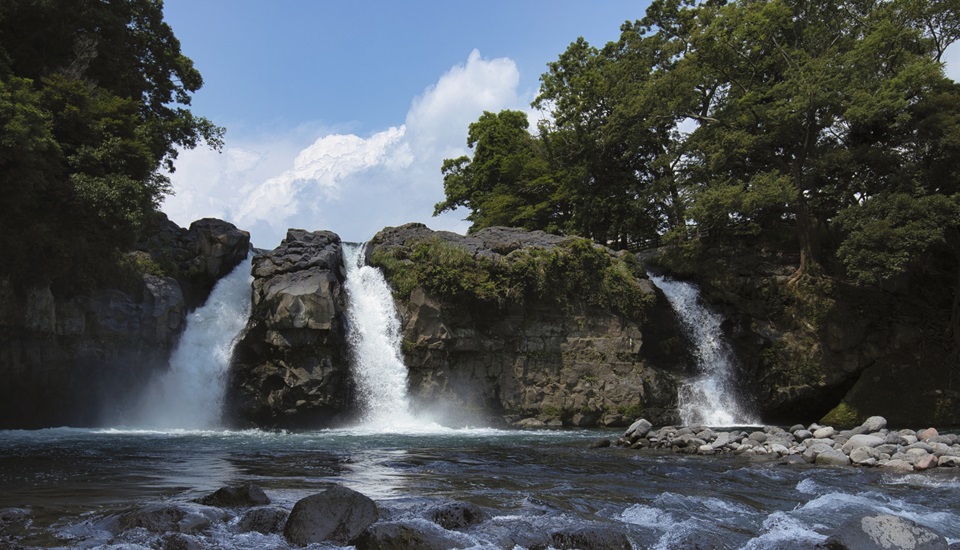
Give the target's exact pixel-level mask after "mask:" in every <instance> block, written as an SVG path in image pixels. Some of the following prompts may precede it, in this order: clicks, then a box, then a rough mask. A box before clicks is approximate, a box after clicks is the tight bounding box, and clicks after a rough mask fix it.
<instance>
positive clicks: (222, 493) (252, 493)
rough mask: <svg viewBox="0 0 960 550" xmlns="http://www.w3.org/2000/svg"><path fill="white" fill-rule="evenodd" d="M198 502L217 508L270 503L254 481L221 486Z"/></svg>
mask: <svg viewBox="0 0 960 550" xmlns="http://www.w3.org/2000/svg"><path fill="white" fill-rule="evenodd" d="M197 502H198V503H200V504H205V505H207V506H217V507H219V508H242V507H247V506H261V505H264V504H270V499H269V498H267V495H266V494H264V492H263V489H261V488H260V487H259V486H258V485H256V484H254V483H246V484H244V485H234V486H231V487H221V488H219V489H217V490H216V491H214V492H212V493H210V494H209V495H207V496H204V497H200V498H198V499H197Z"/></svg>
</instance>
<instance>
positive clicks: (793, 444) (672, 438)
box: [592, 416, 960, 471]
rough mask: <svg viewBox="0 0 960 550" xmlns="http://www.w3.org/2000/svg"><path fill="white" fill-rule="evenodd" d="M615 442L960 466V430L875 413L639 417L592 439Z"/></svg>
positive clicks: (843, 462) (806, 459)
mask: <svg viewBox="0 0 960 550" xmlns="http://www.w3.org/2000/svg"><path fill="white" fill-rule="evenodd" d="M611 445H615V446H618V447H629V448H632V449H661V450H670V451H673V452H675V453H683V454H696V455H715V454H731V455H739V456H742V457H746V458H752V459H757V460H763V459H770V460H775V459H782V460H785V461H787V462H795V463H808V464H817V465H823V466H848V465H853V466H864V467H880V468H886V469H891V470H898V471H925V470H930V469H933V468H957V467H960V436H958V435H957V434H943V435H941V434H940V433H939V432H938V431H937V429H936V428H926V429H923V430H920V431H916V430H911V429H901V430H891V429H888V428H887V420H886V419H885V418H883V417H882V416H872V417H870V418H868V419H867V420H866V421H865V422H864V423H863V424H861V425H860V426H857V427H855V428H852V429H848V430H837V429H836V428H834V427H833V426H821V425H819V424H816V423H814V424H810V425H809V426H806V427H804V426H803V425H801V424H797V425H795V426H792V427H790V428H789V429H783V428H780V427H777V426H763V427H755V428H748V429H740V428H736V429H730V430H723V429H718V428H708V427H705V426H680V427H678V426H664V427H661V428H654V427H653V424H652V423H650V422H649V421H647V420H646V419H642V418H641V419H639V420H637V421H636V422H634V423H633V424H631V425H630V427H629V428H627V430H626V431H625V432H624V433H623V435H622V436H621V437H620V438H619V439H617V440H615V441H611V440H608V439H600V440H597V441H595V442H594V443H593V444H592V446H594V447H608V446H611Z"/></svg>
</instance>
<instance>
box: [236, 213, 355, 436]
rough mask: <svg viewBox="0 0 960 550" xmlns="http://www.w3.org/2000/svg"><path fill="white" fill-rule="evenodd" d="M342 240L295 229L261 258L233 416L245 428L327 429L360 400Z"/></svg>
mask: <svg viewBox="0 0 960 550" xmlns="http://www.w3.org/2000/svg"><path fill="white" fill-rule="evenodd" d="M341 246H342V245H341V242H340V237H339V236H338V235H336V234H335V233H331V232H329V231H314V232H309V231H304V230H301V229H291V230H289V231H288V232H287V236H286V238H285V239H284V240H283V242H281V243H280V246H278V247H277V248H276V249H274V250H273V251H270V252H266V253H263V254H260V255H257V256H256V257H255V258H254V259H253V276H254V281H253V304H252V310H251V314H250V320H249V322H248V324H247V328H246V331H245V332H244V335H243V338H242V339H241V340H240V342H239V343H238V344H237V346H236V347H235V349H234V355H233V360H232V364H231V371H230V372H231V375H230V377H231V378H230V382H229V389H228V395H227V404H228V412H229V416H230V417H232V418H234V419H236V420H237V421H238V422H239V423H240V424H242V425H253V426H260V427H312V428H318V427H324V426H328V425H330V424H332V423H334V422H336V421H338V420H340V419H341V417H342V415H343V414H346V413H347V412H348V411H349V410H350V408H351V405H352V403H353V382H352V380H351V377H350V372H349V361H348V359H347V348H346V341H345V335H344V325H343V315H344V307H345V301H344V299H345V297H344V290H343V283H344V278H345V273H344V267H343V253H342V248H341Z"/></svg>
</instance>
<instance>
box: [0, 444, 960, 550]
mask: <svg viewBox="0 0 960 550" xmlns="http://www.w3.org/2000/svg"><path fill="white" fill-rule="evenodd" d="M613 435H615V433H612V432H609V431H598V430H587V431H565V430H558V431H519V430H516V431H505V430H493V429H482V428H481V429H469V428H466V429H456V430H454V429H445V428H441V427H437V426H433V427H430V428H425V429H424V430H422V431H419V432H407V433H393V434H382V433H377V432H376V431H371V430H368V429H363V430H360V429H358V430H330V431H316V432H301V433H288V432H264V431H180V430H174V431H143V430H125V429H76V428H57V429H47V430H38V431H6V432H0V510H6V514H5V515H3V514H0V517H8V518H9V517H10V516H11V515H14V516H15V515H16V514H15V513H13V511H11V510H9V509H11V508H14V509H19V510H22V511H23V512H20V513H21V514H22V515H23V517H27V518H29V521H28V522H23V521H21V522H19V523H17V522H13V523H9V522H8V524H6V525H4V524H2V523H0V547H2V546H3V545H4V544H6V545H13V544H14V543H15V544H18V545H21V546H22V547H27V548H35V547H63V548H99V547H102V548H143V547H156V546H157V545H158V544H159V542H158V541H159V540H160V536H159V535H156V534H151V533H148V532H146V531H144V530H142V529H134V530H130V531H125V532H120V533H119V534H118V533H115V532H114V531H113V530H111V529H112V528H111V525H114V524H115V522H114V521H113V520H114V519H115V518H116V517H117V515H118V514H121V513H123V512H125V511H129V510H134V509H138V508H143V507H145V506H149V505H152V504H170V503H183V504H188V505H189V503H190V501H191V500H193V499H195V498H197V497H200V496H203V495H205V494H208V493H210V492H212V491H214V490H215V489H217V488H219V487H221V486H223V485H229V484H237V483H242V482H255V483H257V484H258V485H260V486H261V487H262V488H263V489H264V491H265V492H266V494H267V495H268V496H269V497H270V499H271V500H272V501H273V502H274V503H275V504H277V505H279V506H282V507H284V508H287V509H289V508H291V507H292V506H293V504H294V503H295V502H296V501H297V500H299V499H300V498H302V497H304V496H307V495H309V494H312V493H316V492H319V491H320V490H322V489H324V488H326V487H329V486H330V485H331V484H333V483H338V484H342V485H345V486H347V487H350V488H352V489H354V490H356V491H359V492H361V493H363V494H365V495H367V496H369V497H371V498H372V499H374V500H375V501H376V502H377V504H378V506H379V507H380V509H381V518H383V517H389V518H391V519H392V520H411V521H415V522H421V523H422V522H424V521H425V520H424V519H423V516H424V513H425V511H426V510H428V509H430V508H431V507H432V506H436V505H439V504H442V503H448V502H451V501H461V502H470V503H474V504H477V505H479V506H480V507H481V508H482V509H483V510H484V511H485V513H486V517H487V519H486V520H485V521H483V522H482V523H480V524H479V525H476V526H473V527H471V528H468V529H466V530H461V531H457V532H451V533H449V535H450V536H453V537H456V539H457V540H458V541H460V542H459V544H461V545H462V547H463V548H513V547H514V545H515V544H518V543H519V547H520V548H522V547H524V546H523V542H524V541H525V540H534V539H535V538H536V536H538V535H545V534H549V533H550V532H552V531H556V530H557V529H562V528H568V527H570V526H597V525H599V526H606V527H609V528H612V529H615V530H620V531H623V532H625V533H626V534H627V536H628V537H629V539H630V541H631V543H632V544H633V545H634V546H635V547H636V548H664V549H666V548H678V547H691V546H692V544H693V543H698V544H705V543H709V544H713V545H714V546H706V547H711V548H712V547H716V548H804V547H812V546H813V545H815V544H816V543H818V542H822V541H823V540H825V538H826V534H827V533H829V532H830V530H831V529H832V528H835V527H837V526H838V525H839V524H840V523H842V522H843V521H844V520H845V519H847V518H849V517H851V516H855V515H857V514H863V513H868V512H869V513H892V514H896V515H899V516H903V517H906V518H908V519H912V520H914V521H917V522H919V523H921V524H923V525H926V526H929V527H932V528H934V529H936V530H937V531H939V532H940V533H942V534H943V535H945V536H946V537H947V538H948V540H950V541H951V542H956V541H960V500H958V499H957V498H956V495H957V494H958V492H957V491H958V489H960V472H957V471H956V470H954V469H939V470H935V471H931V472H925V473H894V472H888V471H881V470H878V469H867V468H852V467H848V468H821V467H814V466H808V465H787V464H781V463H777V462H749V461H747V460H744V459H738V458H733V457H730V458H727V457H717V456H713V457H702V456H686V455H674V454H668V455H664V454H651V453H650V452H640V451H634V450H629V449H620V448H606V449H590V448H588V444H589V443H590V442H591V441H593V440H594V439H596V438H597V437H602V436H605V437H610V436H613ZM24 523H27V524H26V525H25V524H24ZM436 528H437V529H439V527H436ZM196 540H197V541H199V543H200V544H202V545H203V547H210V548H251V549H252V548H286V547H287V544H286V542H285V541H284V540H283V538H282V536H281V535H277V534H273V535H262V534H259V533H255V532H254V533H240V532H238V529H237V521H236V518H235V517H234V518H232V519H229V520H227V521H218V522H214V524H213V525H212V526H211V527H210V528H208V529H206V530H204V531H201V532H200V533H198V534H197V535H196Z"/></svg>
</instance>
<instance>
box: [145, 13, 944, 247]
mask: <svg viewBox="0 0 960 550" xmlns="http://www.w3.org/2000/svg"><path fill="white" fill-rule="evenodd" d="M164 4H165V7H164V14H165V17H166V20H167V22H168V23H169V24H170V25H171V26H172V27H173V30H174V33H175V34H176V35H177V37H178V38H179V39H180V42H181V46H182V49H183V52H184V53H185V54H186V55H187V56H189V57H190V58H191V59H193V60H194V62H195V64H196V66H197V68H198V69H199V70H200V72H201V73H202V74H203V76H204V81H205V85H204V87H203V89H201V90H200V91H199V92H198V93H197V94H196V95H195V96H194V100H193V105H192V107H193V111H194V112H195V113H196V114H199V115H203V116H206V117H208V118H210V119H211V120H213V121H214V122H215V123H217V124H220V125H222V126H225V127H226V128H227V138H226V147H225V148H224V150H223V152H222V153H216V152H214V151H211V150H209V149H206V148H199V149H195V150H191V151H184V152H182V153H181V155H180V158H179V159H178V162H177V171H176V173H175V174H173V175H172V176H171V180H172V183H173V188H174V192H175V195H174V196H171V197H168V198H167V199H166V201H165V202H164V205H163V210H164V211H165V212H166V213H167V214H168V215H169V216H170V218H171V219H172V220H173V221H175V222H177V223H178V224H180V225H182V226H187V225H189V224H190V222H192V221H193V220H196V219H199V218H202V217H217V218H221V219H225V220H227V221H230V222H232V223H234V224H236V225H237V226H238V227H240V228H242V229H246V230H248V231H250V232H251V234H252V239H253V242H254V245H255V246H258V247H260V248H268V249H270V248H273V247H275V246H277V245H278V244H279V243H280V240H281V239H282V238H283V236H284V235H285V233H286V230H287V228H289V227H297V228H301V229H308V230H316V229H328V230H332V231H336V232H337V233H339V234H340V236H341V237H342V238H343V239H344V240H347V241H355V242H359V241H366V240H368V239H370V238H371V237H372V236H373V235H374V234H375V233H376V232H377V231H379V230H380V229H382V228H383V227H386V226H393V225H400V224H403V223H407V222H412V221H418V222H423V223H426V224H427V225H428V226H430V227H432V228H434V229H446V230H452V231H457V232H461V233H462V232H464V231H466V229H467V227H468V225H469V224H467V223H466V222H464V221H463V218H464V217H465V216H466V214H467V213H466V212H465V211H462V210H461V211H457V212H452V213H445V214H444V215H442V216H440V217H432V216H431V214H432V213H433V205H434V204H435V203H437V202H439V201H441V200H442V199H443V178H442V175H441V173H440V166H441V164H442V162H443V159H444V158H452V157H457V156H460V155H462V154H467V153H469V151H468V149H467V148H466V135H467V127H468V125H469V124H470V123H471V122H473V121H475V120H477V118H478V117H479V116H480V114H481V113H482V112H483V111H485V110H486V111H493V112H497V111H500V110H502V109H520V110H525V111H528V113H529V118H530V120H531V123H535V121H536V119H537V118H538V116H539V115H538V114H537V113H536V112H533V111H532V110H531V109H530V102H531V101H532V100H533V98H534V97H535V96H536V92H537V86H538V84H539V78H540V75H541V74H542V73H543V72H545V71H546V68H547V67H546V66H547V63H549V62H551V61H555V60H556V59H557V58H558V57H559V55H560V54H561V53H562V52H563V51H564V50H565V49H566V47H567V46H568V45H569V44H570V43H571V42H573V41H574V40H576V39H577V37H578V36H583V37H584V38H586V39H587V40H588V41H589V42H590V43H591V44H593V45H594V46H597V47H599V46H602V45H603V44H605V43H606V42H608V41H610V40H615V39H617V38H618V37H619V34H620V32H619V29H620V25H621V24H622V23H623V22H624V21H626V20H634V19H639V18H641V17H643V14H644V11H645V9H646V6H647V5H648V4H649V0H635V1H628V0H596V1H592V2H586V1H572V0H493V1H487V2H482V3H481V2H471V3H464V2H450V1H446V2H440V1H427V0H411V1H406V2H401V1H393V2H371V1H365V0H357V1H353V2H333V1H321V0H273V1H267V0H166V1H165V3H164ZM946 61H947V73H948V75H950V76H952V77H953V78H954V79H958V78H960V45H958V44H955V45H954V46H953V47H951V48H950V49H948V51H947V55H946Z"/></svg>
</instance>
